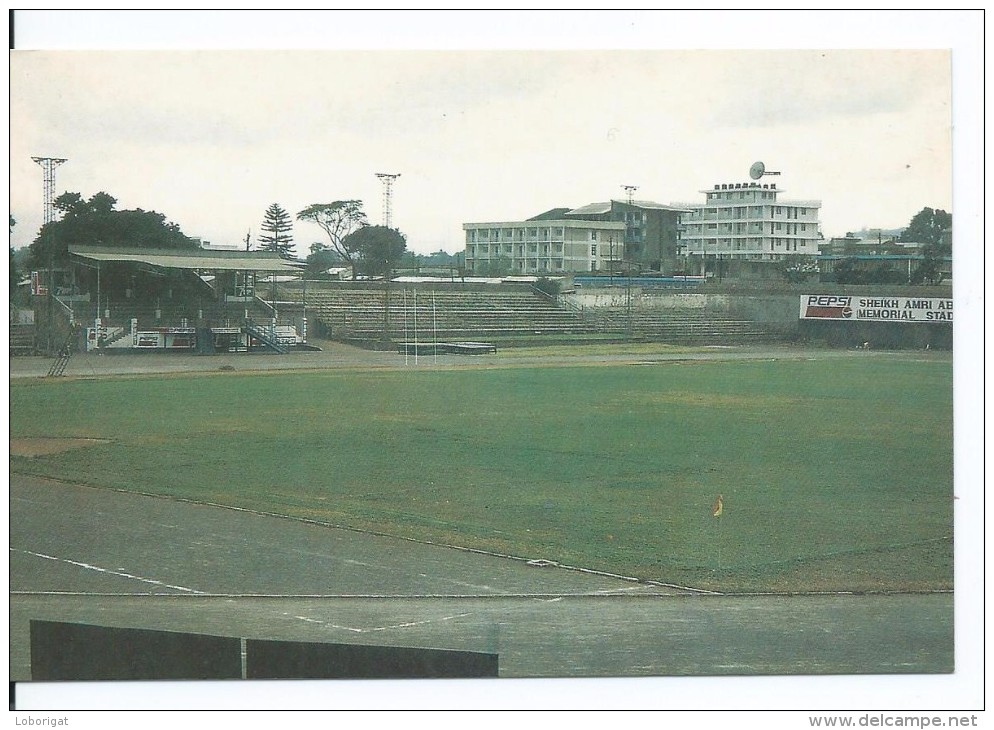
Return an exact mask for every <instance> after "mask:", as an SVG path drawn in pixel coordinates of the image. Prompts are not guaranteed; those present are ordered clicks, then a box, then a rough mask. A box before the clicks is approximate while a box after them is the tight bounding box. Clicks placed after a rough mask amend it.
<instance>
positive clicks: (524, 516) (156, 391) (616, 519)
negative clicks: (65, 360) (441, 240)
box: [10, 354, 953, 592]
mask: <svg viewBox="0 0 994 730" xmlns="http://www.w3.org/2000/svg"><path fill="white" fill-rule="evenodd" d="M952 396H953V387H952V362H951V361H941V360H916V359H914V358H913V357H912V356H909V355H900V354H894V355H883V354H882V355H880V356H879V357H875V358H860V359H853V360H846V359H836V360H828V359H826V360H819V359H811V360H789V359H788V360H769V361H766V360H762V361H755V360H753V361H745V360H743V361H703V360H702V361H686V362H673V363H653V364H645V365H632V364H625V365H611V364H604V365H599V366H562V367H531V366H518V367H504V368H468V369H467V368H450V369H418V370H414V369H395V370H378V371H368V370H351V369H349V370H329V371H324V372H289V373H288V372H283V373H269V374H264V373H259V374H250V375H246V374H240V373H211V374H190V375H182V376H163V375H155V376H153V375H149V376H137V377H100V378H90V379H72V378H65V379H36V380H21V379H19V380H12V381H11V382H10V436H11V439H12V441H13V440H15V439H19V438H32V437H60V438H92V439H102V440H104V441H101V442H99V443H96V444H94V445H90V446H87V447H86V448H76V449H72V450H68V451H63V452H60V453H54V454H48V455H38V456H32V457H27V456H17V455H12V456H11V462H10V463H11V469H12V470H13V471H15V472H23V473H30V474H37V475H43V476H50V477H55V478H59V479H64V480H69V481H73V482H77V483H82V484H90V485H96V486H103V487H109V488H115V489H123V490H136V491H140V492H144V493H150V494H159V495H168V496H176V497H181V498H185V499H191V500H196V501H203V502H210V503H215V504H224V505H231V506H237V507H242V508H248V509H253V510H260V511H264V512H271V513H278V514H285V515H291V516H297V517H303V518H307V519H313V520H317V521H321V522H327V523H329V524H334V525H342V526H349V527H355V528H359V529H366V530H373V531H378V532H382V533H386V534H390V535H398V536H403V537H411V538H415V539H419V540H425V541H433V542H439V543H445V544H450V545H457V546H462V547H467V548H474V549H481V550H486V551H493V552H497V553H501V554H510V555H515V556H520V557H525V558H529V559H545V560H551V561H555V562H558V563H561V564H566V565H571V566H577V567H583V568H589V569H594V570H601V571H607V572H610V573H616V574H621V575H626V576H632V577H636V578H641V579H647V580H657V581H662V582H666V583H674V584H678V585H683V586H692V587H697V588H705V589H714V590H720V591H728V592H735V591H742V592H745V591H774V592H811V591H877V590H880V591H890V590H903V591H915V590H942V589H950V588H952V581H953V568H952V564H953V544H952V537H953V436H952V426H953V413H952ZM719 494H720V495H722V497H723V502H724V510H723V514H722V516H721V517H720V518H715V517H712V515H711V509H712V505H713V503H714V502H715V499H716V498H717V496H718V495H719Z"/></svg>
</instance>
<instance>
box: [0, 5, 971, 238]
mask: <svg viewBox="0 0 994 730" xmlns="http://www.w3.org/2000/svg"><path fill="white" fill-rule="evenodd" d="M883 15H884V17H883V18H881V17H879V14H874V13H865V12H864V13H829V14H827V15H825V14H813V13H806V12H798V13H786V14H783V13H779V14H775V15H769V14H764V13H755V12H747V13H742V14H734V13H722V14H711V15H709V16H706V17H703V18H702V17H701V16H700V15H698V14H695V13H666V12H649V13H627V14H626V13H619V14H600V13H590V12H586V13H584V12H578V13H564V12H559V13H556V12H553V13H549V14H546V13H525V14H523V15H521V14H517V13H508V12H505V13H496V14H491V13H480V12H475V13H470V14H469V15H465V14H452V13H446V12H440V13H431V12H420V13H418V12H414V13H411V14H404V13H380V14H377V15H373V16H369V15H367V14H363V13H331V14H330V15H329V14H328V13H325V14H323V15H322V14H320V13H319V14H318V15H317V16H314V15H312V14H310V13H306V12H283V13H275V14H269V13H257V14H254V15H253V14H249V15H248V19H247V20H245V16H244V15H243V14H237V13H230V12H228V13H225V12H220V13H201V14H199V15H196V14H195V16H194V19H193V21H191V20H190V18H189V17H188V16H189V14H188V13H175V12H174V13H165V14H164V15H163V14H161V13H153V12H150V11H141V12H139V13H138V15H137V16H136V15H135V14H133V13H127V12H121V11H111V12H109V13H107V12H104V13H100V12H84V13H82V14H77V13H67V12H64V11H63V12H54V13H53V12H29V13H26V14H24V15H20V14H19V17H16V18H15V23H16V26H15V30H16V31H17V33H18V34H19V35H18V36H16V45H17V47H18V48H19V49H20V48H48V47H51V44H48V42H47V41H46V40H45V34H46V33H48V34H53V35H56V36H57V35H58V34H59V33H64V34H66V35H67V36H68V38H67V39H66V40H63V41H61V42H60V44H59V47H60V48H66V47H68V48H76V49H80V48H82V49H105V48H117V49H120V48H121V47H122V46H123V47H125V48H127V47H134V48H158V49H165V50H164V51H158V52H157V51H150V50H137V51H128V50H112V51H106V50H70V51H66V50H38V51H29V50H24V51H20V50H17V51H14V52H13V53H12V54H11V61H10V62H11V73H10V84H11V86H10V124H11V143H10V153H11V158H10V186H11V188H10V205H11V212H12V214H13V215H14V217H15V218H16V220H17V222H18V225H17V227H16V228H15V231H14V235H13V237H12V243H13V245H14V246H15V247H21V246H24V245H27V244H29V243H30V242H31V241H32V240H33V239H34V237H35V235H36V234H37V230H38V227H39V225H40V224H41V219H42V210H43V200H42V198H43V195H42V169H41V167H39V166H38V165H37V164H35V163H34V162H32V160H31V157H32V156H41V157H63V158H67V159H68V162H67V163H65V164H64V165H62V166H60V167H59V168H58V169H57V171H56V195H57V194H58V193H61V192H63V191H66V190H69V191H74V192H79V193H81V194H82V195H84V196H85V197H89V196H90V195H93V194H94V193H96V192H100V191H104V192H107V193H109V194H111V195H113V196H114V197H116V198H117V199H118V201H119V202H118V207H119V208H120V209H124V208H143V209H145V210H155V211H158V212H160V213H162V214H164V215H165V216H166V218H167V219H168V220H169V221H171V222H175V223H178V224H179V225H180V227H181V228H182V230H183V232H184V233H186V234H187V235H191V236H200V237H202V238H204V239H206V240H209V241H211V242H212V243H213V244H229V245H235V244H240V243H241V242H242V241H243V239H244V237H245V235H246V233H247V232H249V231H250V230H251V232H252V236H253V240H255V239H256V238H257V236H258V234H259V231H260V224H261V222H262V219H263V214H264V211H265V209H266V207H267V206H269V205H270V204H271V203H273V202H276V203H279V204H280V205H282V206H283V207H284V208H285V209H286V210H288V211H289V212H290V213H291V215H295V214H296V212H297V211H299V210H301V209H302V208H304V207H305V206H307V205H309V204H311V203H318V202H331V201H333V200H337V199H342V198H359V199H361V200H363V201H364V204H365V209H366V211H367V214H368V215H369V217H370V220H371V221H372V222H374V223H380V222H382V215H383V200H382V197H383V195H382V193H383V187H382V185H381V182H380V181H379V180H378V179H377V178H376V173H378V172H384V173H399V174H400V175H401V177H400V178H399V179H398V180H397V181H396V183H395V185H394V188H393V205H392V208H393V216H392V217H393V225H394V226H396V227H398V228H400V229H401V230H402V231H403V232H404V233H405V234H406V235H407V237H408V245H409V247H410V248H411V249H413V250H415V251H417V252H419V253H428V252H431V251H435V250H438V249H440V248H442V249H445V250H447V251H450V252H453V251H456V250H461V249H462V247H463V233H462V230H461V224H462V223H464V222H469V221H498V220H519V219H523V218H526V217H529V216H531V215H534V214H537V213H539V212H542V211H544V210H546V209H549V208H553V207H557V206H581V205H585V204H587V203H591V202H596V201H602V200H607V199H610V198H612V197H614V198H623V197H624V195H625V193H624V191H623V190H622V187H621V186H622V185H626V184H631V185H637V186H638V188H639V189H638V191H637V193H636V197H637V198H640V199H648V200H654V201H657V202H660V203H679V202H700V201H702V200H703V196H702V195H701V193H700V191H701V190H702V189H704V188H709V187H711V186H712V185H713V184H714V183H721V182H745V181H748V180H749V177H748V170H749V166H750V165H751V164H752V163H753V162H755V161H757V160H762V161H764V162H765V163H766V167H767V169H768V170H775V171H780V172H781V173H782V174H781V175H780V176H779V177H772V176H771V177H767V178H765V179H764V182H775V183H777V186H778V187H780V188H782V189H784V190H785V193H784V197H785V198H789V199H815V200H821V201H822V206H823V207H822V212H821V220H822V230H823V233H824V234H825V235H826V237H830V236H833V235H843V234H844V233H845V232H846V231H851V230H858V229H860V228H863V227H882V228H896V227H900V226H904V225H906V224H907V223H908V221H909V220H910V218H911V216H912V215H914V213H916V212H917V211H919V210H920V209H921V208H923V207H925V206H930V207H934V208H942V209H945V210H947V211H951V212H953V213H954V216H955V215H956V212H955V211H953V197H952V196H953V185H952V182H953V177H952V147H951V119H952V108H951V93H952V76H951V73H952V66H953V64H952V63H951V60H952V54H951V53H950V51H949V49H950V48H952V47H953V43H951V42H948V41H949V40H952V41H956V40H957V38H958V36H957V35H956V32H955V31H956V29H957V28H959V30H960V31H962V26H963V25H964V23H963V22H958V23H954V22H951V21H952V20H957V21H963V20H964V19H965V17H964V16H963V15H956V14H950V13H937V14H933V16H932V17H933V18H934V19H939V18H944V19H946V20H947V23H946V25H947V26H948V27H947V28H946V29H945V31H943V24H942V23H932V28H931V35H929V34H928V33H925V34H924V35H920V37H916V34H922V33H923V28H929V23H928V22H924V23H923V22H922V20H923V17H921V16H918V17H917V22H915V18H914V17H905V16H915V15H916V14H914V13H897V14H890V15H888V14H886V13H885V14H883ZM332 17H334V18H335V20H336V21H337V22H336V23H334V24H332V23H330V22H329V21H330V20H331V19H332ZM238 18H242V19H243V20H242V23H241V24H239V23H231V21H232V20H236V19H238ZM854 18H855V19H856V20H858V21H859V22H853V21H854ZM773 20H775V21H776V26H775V27H776V32H774V28H773V26H770V25H769V23H770V22H771V21H773ZM901 20H906V21H907V22H904V23H902V22H898V21H901ZM180 21H184V22H180ZM263 21H265V22H263ZM308 21H309V22H308ZM529 21H530V22H529ZM170 24H174V25H178V31H177V32H176V33H175V37H174V36H173V35H170V34H169V32H168V28H169V26H170ZM332 25H334V28H332ZM752 26H756V27H759V28H760V29H761V30H760V33H761V36H760V37H764V38H765V37H769V38H771V39H772V38H773V37H777V36H780V37H781V38H780V39H781V40H784V39H795V38H796V39H798V40H810V41H816V40H818V38H819V37H822V38H823V42H822V43H812V44H810V47H811V48H841V47H842V45H841V44H840V43H839V40H840V39H847V40H855V41H856V43H855V44H853V45H855V46H862V47H867V46H866V45H865V44H861V43H859V41H860V39H861V37H862V35H863V34H864V33H865V34H867V37H868V38H874V37H875V38H877V39H879V40H881V41H883V42H882V43H880V44H879V45H877V46H875V47H876V48H877V49H878V50H867V51H857V50H835V51H831V50H824V51H823V50H795V51H788V50H761V49H760V50H746V51H729V50H718V49H710V50H695V51H680V50H669V48H672V47H677V48H679V47H688V48H690V47H692V48H704V47H705V45H707V44H705V43H701V42H700V41H699V40H698V41H697V42H693V41H695V36H694V31H695V30H696V31H699V32H700V34H701V37H702V38H708V39H710V42H711V43H713V41H714V40H715V39H719V40H720V39H721V38H723V37H726V38H727V37H731V38H735V37H746V38H748V37H755V36H750V35H749V34H748V32H747V31H748V29H749V28H750V27H752ZM885 26H886V27H887V28H888V32H889V33H890V34H891V35H897V36H898V37H896V38H891V40H890V41H888V33H881V32H880V29H881V28H882V27H885ZM903 26H907V29H906V30H908V29H910V30H909V33H905V34H904V35H903V36H902V34H901V32H900V30H901V28H902V27H903ZM121 28H123V29H124V30H123V31H122V30H121ZM676 28H681V29H683V30H685V31H686V33H685V34H683V35H682V34H681V33H679V32H675V29H676ZM833 28H835V29H836V30H838V32H839V34H837V35H834V36H833V34H832V30H833ZM315 29H319V32H315ZM874 29H876V31H877V33H876V35H874V33H873V30H874ZM212 30H213V32H214V34H215V35H214V41H213V43H209V42H207V41H206V40H205V39H206V38H210V37H211V36H210V33H211V31H212ZM419 30H420V34H419V32H418V31H419ZM293 32H296V33H298V34H303V38H302V39H301V38H297V39H295V40H294V41H293V42H290V38H291V37H292V33H293ZM239 33H242V35H239ZM309 33H313V35H310V34H309ZM543 33H545V35H543ZM405 34H406V35H405ZM805 34H808V35H813V36H814V37H810V38H806V37H805ZM909 34H910V36H911V37H910V38H907V36H908V35H909ZM143 35H149V36H151V38H147V39H145V40H144V41H142V40H141V39H142V37H143ZM242 36H244V39H243V40H239V39H240V38H242ZM933 36H934V37H933ZM946 36H948V37H949V38H948V39H947V38H946ZM39 38H40V39H41V40H38V39H39ZM404 38H407V42H404ZM612 38H613V39H614V40H613V41H612V40H611V39H612ZM22 39H23V40H22ZM132 39H133V40H132ZM908 40H910V41H911V43H908V42H907V41H908ZM321 41H323V42H321ZM474 41H476V42H478V44H479V45H480V46H482V47H489V48H490V49H491V50H484V51H477V52H467V51H465V50H463V49H466V48H472V47H474V45H477V43H476V42H474ZM680 41H691V42H690V43H679V42H680ZM960 42H961V41H960ZM746 45H754V44H743V46H746ZM767 45H768V47H774V46H775V44H773V43H770V44H767ZM804 45H805V44H804V43H798V44H796V45H793V47H795V48H802V47H803V46H804ZM626 46H628V47H635V48H642V49H645V50H639V51H619V50H612V49H617V48H622V47H626ZM888 46H891V47H902V48H916V49H919V50H888ZM218 47H222V48H224V47H228V48H233V49H250V48H253V47H255V48H257V50H247V51H246V50H227V51H224V50H221V51H219V50H190V49H191V48H201V49H204V48H207V49H216V48H218ZM260 47H261V48H260ZM348 47H351V48H353V49H355V48H363V49H374V50H345V49H346V48H348ZM398 47H399V48H404V49H410V48H416V49H419V50H398ZM522 47H525V48H532V49H540V50H532V51H525V50H522ZM297 48H309V49H318V50H311V51H302V50H286V49H297ZM321 48H323V49H328V50H320V49H321ZM580 48H582V49H583V50H578V49H580ZM760 48H762V47H760ZM276 49H283V50H276ZM331 49H334V50H331ZM323 236H324V234H323V232H321V230H320V229H319V228H318V227H317V226H314V225H313V224H309V223H305V222H296V223H295V225H294V241H295V244H296V246H297V252H298V254H306V253H307V250H308V247H309V245H310V244H311V243H313V242H316V241H324V238H323Z"/></svg>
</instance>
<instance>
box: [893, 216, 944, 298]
mask: <svg viewBox="0 0 994 730" xmlns="http://www.w3.org/2000/svg"><path fill="white" fill-rule="evenodd" d="M952 227H953V217H952V216H951V215H950V214H949V213H947V212H946V211H944V210H933V209H932V208H922V209H921V210H920V211H918V212H917V213H915V215H914V217H913V218H912V219H911V222H910V223H908V227H907V228H905V229H904V231H903V232H902V233H901V236H900V238H899V239H898V240H899V241H901V242H905V243H920V244H922V249H921V250H922V260H921V261H920V262H919V264H918V266H917V267H916V268H915V270H914V271H912V272H911V283H912V284H938V283H939V282H941V281H942V259H943V258H944V257H946V256H950V255H951V254H952V245H951V244H950V243H949V239H948V237H947V236H946V231H948V230H950V229H951V228H952Z"/></svg>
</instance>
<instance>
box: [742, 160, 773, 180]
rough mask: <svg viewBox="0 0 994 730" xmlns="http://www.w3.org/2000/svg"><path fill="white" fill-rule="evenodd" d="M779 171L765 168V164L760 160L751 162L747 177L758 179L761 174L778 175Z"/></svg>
mask: <svg viewBox="0 0 994 730" xmlns="http://www.w3.org/2000/svg"><path fill="white" fill-rule="evenodd" d="M779 174H780V173H779V172H772V171H769V170H767V169H766V165H764V164H763V163H762V162H754V163H752V167H750V168H749V177H751V178H752V179H753V180H759V178H761V177H762V176H763V175H779Z"/></svg>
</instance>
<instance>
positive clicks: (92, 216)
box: [28, 192, 197, 269]
mask: <svg viewBox="0 0 994 730" xmlns="http://www.w3.org/2000/svg"><path fill="white" fill-rule="evenodd" d="M53 204H54V206H55V209H56V210H58V211H59V212H60V213H61V218H60V219H59V220H56V221H51V222H49V223H46V224H44V225H43V226H42V227H41V229H40V230H39V232H38V236H37V238H35V240H34V242H33V243H32V244H31V246H29V251H28V266H29V267H30V268H32V269H42V268H46V267H49V266H53V265H54V266H60V265H64V264H65V263H66V262H67V261H68V259H69V244H78V245H86V246H111V247H114V246H117V247H129V248H135V247H141V248H165V249H183V248H197V243H196V242H195V241H193V240H191V239H190V238H188V237H187V236H185V235H184V234H183V232H182V231H181V230H180V227H179V226H178V225H177V224H175V223H169V222H167V221H166V217H165V216H164V215H162V214H161V213H156V212H155V211H152V210H142V209H141V208H137V209H135V210H116V209H115V206H116V205H117V200H116V199H115V198H114V197H113V196H111V195H108V194H107V193H103V192H101V193H96V194H95V195H93V196H92V197H91V198H90V199H89V200H86V199H85V198H83V196H82V195H80V194H79V193H63V194H62V195H60V196H59V197H57V198H56V199H55V200H54V201H53Z"/></svg>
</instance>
